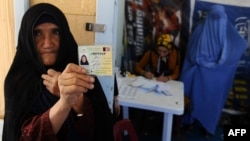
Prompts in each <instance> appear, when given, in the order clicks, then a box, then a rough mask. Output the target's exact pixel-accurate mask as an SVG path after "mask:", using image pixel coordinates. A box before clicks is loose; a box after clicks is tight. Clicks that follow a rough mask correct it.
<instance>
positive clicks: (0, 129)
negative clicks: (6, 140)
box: [0, 119, 3, 141]
mask: <svg viewBox="0 0 250 141" xmlns="http://www.w3.org/2000/svg"><path fill="white" fill-rule="evenodd" d="M2 133H3V120H2V119H0V141H2Z"/></svg>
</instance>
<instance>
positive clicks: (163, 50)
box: [157, 46, 169, 57]
mask: <svg viewBox="0 0 250 141" xmlns="http://www.w3.org/2000/svg"><path fill="white" fill-rule="evenodd" d="M157 53H158V54H159V55H160V56H161V57H166V56H167V55H168V53H169V50H168V49H167V48H166V47H164V46H159V47H157Z"/></svg>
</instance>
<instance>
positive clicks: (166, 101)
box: [117, 77, 184, 141]
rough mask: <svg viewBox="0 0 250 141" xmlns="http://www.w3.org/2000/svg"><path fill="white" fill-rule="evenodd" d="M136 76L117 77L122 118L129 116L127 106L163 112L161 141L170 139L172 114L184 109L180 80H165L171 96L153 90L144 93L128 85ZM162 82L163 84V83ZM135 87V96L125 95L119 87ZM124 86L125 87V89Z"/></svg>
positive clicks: (181, 112)
mask: <svg viewBox="0 0 250 141" xmlns="http://www.w3.org/2000/svg"><path fill="white" fill-rule="evenodd" d="M135 79H136V78H127V77H125V78H123V77H117V82H118V89H119V95H121V96H119V97H118V98H119V103H120V105H121V106H122V108H123V118H129V112H128V110H129V107H133V108H139V109H145V110H152V111H157V112H163V113H164V119H163V133H162V141H170V140H171V134H172V122H173V115H174V114H175V115H182V114H183V111H184V86H183V83H182V82H180V81H174V80H170V81H168V82H166V83H165V84H166V87H169V92H170V93H171V94H172V95H171V96H166V95H163V94H156V93H155V92H149V93H145V91H143V90H141V89H140V88H133V87H130V86H128V84H130V83H131V82H132V81H133V80H135ZM165 84H164V85H165ZM124 86H128V87H127V88H129V89H130V88H131V89H137V90H136V92H135V97H125V96H123V94H122V92H123V91H121V87H124ZM127 88H126V89H127Z"/></svg>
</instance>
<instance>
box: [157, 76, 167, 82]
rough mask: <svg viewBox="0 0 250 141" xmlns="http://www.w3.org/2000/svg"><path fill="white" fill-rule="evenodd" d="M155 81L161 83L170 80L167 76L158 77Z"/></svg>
mask: <svg viewBox="0 0 250 141" xmlns="http://www.w3.org/2000/svg"><path fill="white" fill-rule="evenodd" d="M156 80H157V81H161V82H167V81H168V80H170V77H169V76H159V77H157V78H156Z"/></svg>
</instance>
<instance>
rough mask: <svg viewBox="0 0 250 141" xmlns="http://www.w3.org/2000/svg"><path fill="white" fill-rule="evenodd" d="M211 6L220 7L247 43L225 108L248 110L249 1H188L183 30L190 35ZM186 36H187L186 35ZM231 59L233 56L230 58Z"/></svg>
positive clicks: (249, 106) (249, 58)
mask: <svg viewBox="0 0 250 141" xmlns="http://www.w3.org/2000/svg"><path fill="white" fill-rule="evenodd" d="M212 5H222V6H223V7H224V8H225V11H226V13H227V16H228V19H229V21H230V22H231V23H232V25H233V26H234V27H235V28H236V29H237V31H238V33H239V34H240V35H241V36H242V37H243V38H244V39H245V40H246V41H247V42H248V48H247V50H246V51H245V53H244V54H243V55H242V58H241V60H240V62H239V65H238V68H237V71H236V74H235V80H234V83H233V86H232V90H231V91H230V93H229V97H228V100H227V103H226V105H225V108H229V109H234V110H237V111H249V110H250V1H249V0H243V1H241V2H239V1H237V0H227V1H225V0H189V3H188V7H187V10H188V11H187V12H185V15H183V16H185V17H186V19H187V20H186V21H185V24H184V26H185V28H186V29H189V30H188V32H189V33H188V34H191V33H192V31H193V29H195V27H196V26H197V25H198V24H199V22H200V21H202V20H203V19H204V18H205V17H206V14H207V11H208V9H209V8H210V7H211V6H212ZM188 34H187V35H188ZM232 57H233V56H232Z"/></svg>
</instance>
